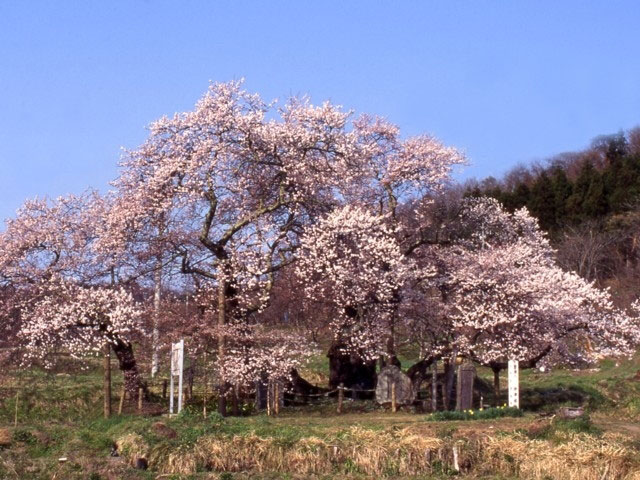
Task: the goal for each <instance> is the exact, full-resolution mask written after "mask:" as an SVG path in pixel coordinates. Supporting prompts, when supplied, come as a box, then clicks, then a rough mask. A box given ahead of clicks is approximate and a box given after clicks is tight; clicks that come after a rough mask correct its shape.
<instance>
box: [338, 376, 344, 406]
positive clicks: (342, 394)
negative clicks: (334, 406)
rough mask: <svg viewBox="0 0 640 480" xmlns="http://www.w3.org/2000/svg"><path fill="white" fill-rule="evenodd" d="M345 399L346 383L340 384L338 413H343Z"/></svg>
mask: <svg viewBox="0 0 640 480" xmlns="http://www.w3.org/2000/svg"><path fill="white" fill-rule="evenodd" d="M343 401H344V383H340V385H338V413H342V402H343Z"/></svg>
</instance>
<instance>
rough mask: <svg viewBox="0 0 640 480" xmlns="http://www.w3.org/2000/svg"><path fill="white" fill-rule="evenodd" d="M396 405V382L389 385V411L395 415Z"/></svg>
mask: <svg viewBox="0 0 640 480" xmlns="http://www.w3.org/2000/svg"><path fill="white" fill-rule="evenodd" d="M397 410H398V405H397V404H396V382H393V383H392V384H391V411H392V412H393V413H396V411H397Z"/></svg>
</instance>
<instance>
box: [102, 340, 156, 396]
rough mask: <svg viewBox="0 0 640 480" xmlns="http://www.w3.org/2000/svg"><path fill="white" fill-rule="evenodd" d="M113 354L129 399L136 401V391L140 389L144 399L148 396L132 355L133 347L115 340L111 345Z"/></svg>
mask: <svg viewBox="0 0 640 480" xmlns="http://www.w3.org/2000/svg"><path fill="white" fill-rule="evenodd" d="M111 348H112V349H113V353H115V354H116V358H117V359H118V365H119V367H120V371H122V375H123V377H124V387H125V389H126V391H127V392H129V398H132V399H135V400H136V401H137V400H138V390H139V389H140V388H142V391H143V394H144V396H145V398H148V396H149V390H148V388H147V384H146V383H145V382H144V381H143V380H142V377H141V376H140V373H139V372H138V364H137V362H136V357H135V355H134V353H133V345H131V343H129V342H125V341H123V340H120V339H118V340H116V341H115V342H113V343H112V344H111Z"/></svg>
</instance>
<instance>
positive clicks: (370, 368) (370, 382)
mask: <svg viewBox="0 0 640 480" xmlns="http://www.w3.org/2000/svg"><path fill="white" fill-rule="evenodd" d="M344 347H345V345H344V344H342V343H340V342H339V341H334V342H333V344H332V345H331V347H330V348H329V352H328V353H327V357H329V386H330V387H331V388H332V389H335V388H337V387H338V385H340V384H341V383H343V384H344V386H345V388H352V389H356V390H372V389H374V388H375V386H376V380H377V374H376V362H375V360H374V361H369V362H365V361H364V360H363V359H362V358H360V357H359V356H358V355H356V354H353V353H352V354H349V353H345V352H344V350H343V349H344ZM352 396H353V395H352ZM362 397H363V398H367V397H368V398H372V397H373V395H372V393H371V392H363V395H362Z"/></svg>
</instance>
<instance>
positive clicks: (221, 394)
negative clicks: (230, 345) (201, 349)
mask: <svg viewBox="0 0 640 480" xmlns="http://www.w3.org/2000/svg"><path fill="white" fill-rule="evenodd" d="M226 290H227V282H225V281H224V280H223V279H220V285H218V327H219V328H221V329H222V328H223V327H224V325H225V320H226V318H225V315H226ZM225 340H226V339H225V336H224V333H223V332H222V331H220V332H219V333H218V365H220V369H221V370H220V388H219V391H218V413H219V414H220V415H222V416H223V417H226V416H227V398H226V390H227V389H226V385H225V383H224V380H223V378H224V375H223V373H224V372H223V371H222V368H223V367H222V365H223V364H224V351H225V348H224V347H225Z"/></svg>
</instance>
